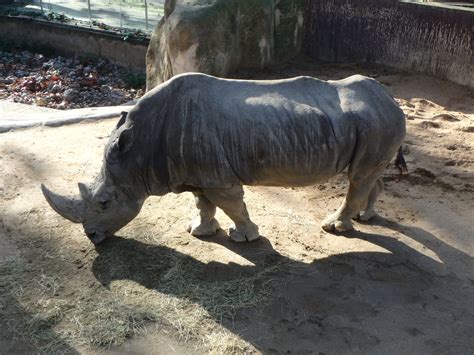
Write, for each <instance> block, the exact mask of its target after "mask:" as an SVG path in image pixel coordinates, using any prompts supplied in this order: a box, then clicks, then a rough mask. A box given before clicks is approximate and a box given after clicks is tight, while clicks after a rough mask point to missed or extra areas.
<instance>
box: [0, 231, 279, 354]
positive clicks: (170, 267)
mask: <svg viewBox="0 0 474 355" xmlns="http://www.w3.org/2000/svg"><path fill="white" fill-rule="evenodd" d="M45 229H46V230H47V229H48V228H45ZM40 233H41V232H36V233H32V234H31V235H30V236H29V238H31V239H30V240H29V241H27V242H26V243H27V245H28V246H29V249H32V250H44V251H45V254H44V255H46V258H45V257H44V256H43V257H42V258H43V259H46V262H44V261H40V258H38V259H36V261H33V263H32V262H31V260H28V258H30V257H32V256H31V255H24V256H20V255H17V256H15V257H11V258H8V259H7V260H4V261H2V262H1V263H0V318H1V319H2V321H0V325H1V326H2V327H7V328H8V331H7V332H8V333H9V336H11V337H12V338H13V339H31V342H32V344H34V346H35V348H37V349H38V351H39V352H40V353H63V352H67V349H70V348H69V347H70V346H74V347H76V346H82V347H92V348H94V347H102V348H109V347H110V346H114V345H118V344H121V343H123V342H124V341H125V340H126V339H128V338H131V337H133V336H135V335H138V334H144V333H146V332H147V329H148V328H147V326H148V325H150V324H158V325H166V326H168V327H172V328H173V329H175V330H176V332H177V334H178V335H179V339H180V340H182V341H189V340H191V341H192V342H193V343H194V344H197V345H199V347H200V348H203V349H205V350H206V351H208V352H212V353H242V352H247V351H249V350H251V345H249V344H247V343H245V342H244V341H243V340H241V339H240V338H239V337H238V336H237V335H234V334H233V333H231V332H230V331H228V330H226V329H225V327H223V326H222V325H221V322H225V321H226V320H230V319H232V317H233V316H234V315H235V314H236V312H237V311H239V310H241V309H244V308H247V307H258V306H259V305H262V304H263V303H264V302H265V300H266V299H268V298H269V296H270V295H271V290H272V287H273V286H274V278H273V275H274V273H275V271H277V269H278V268H279V267H280V266H281V263H278V262H276V263H271V264H268V265H263V266H262V267H258V268H255V267H252V270H251V271H249V272H246V271H243V272H242V273H240V272H239V273H238V274H233V275H229V277H224V279H222V278H217V279H213V277H212V275H211V277H208V275H207V274H206V273H207V271H206V270H207V269H208V268H207V266H206V265H205V264H198V263H196V261H195V259H193V258H191V257H188V256H186V255H183V254H180V253H177V252H174V251H173V250H172V249H169V248H166V247H160V246H158V245H157V244H155V245H153V244H150V243H147V244H144V243H141V242H140V241H139V239H140V237H142V236H141V235H140V234H135V235H130V238H131V239H124V238H117V239H116V240H113V241H110V242H107V243H106V244H105V245H104V246H101V247H100V248H98V250H99V252H98V255H96V254H95V253H94V249H93V247H92V246H90V247H89V248H87V249H83V250H82V253H84V254H85V255H84V256H85V258H84V259H83V260H81V261H80V262H77V259H76V262H74V263H71V262H70V261H71V260H74V255H71V254H75V253H77V252H78V251H74V250H72V249H70V250H68V249H64V248H58V247H55V246H52V245H51V244H50V243H49V242H48V241H51V240H54V239H56V238H60V237H59V236H58V235H56V234H55V233H53V235H51V230H50V231H49V232H47V233H44V234H43V235H42V234H40ZM144 237H146V235H144ZM45 239H46V241H45ZM146 239H149V238H146ZM147 241H148V240H147ZM137 247H138V250H137ZM139 254H144V255H143V258H139V259H137V258H135V259H133V257H134V256H136V255H139ZM36 257H38V256H36ZM48 259H49V260H48ZM51 260H57V261H58V263H57V264H58V268H55V269H54V270H53V269H50V270H46V269H43V266H44V265H45V266H46V265H48V264H49V265H50V263H51ZM124 260H127V262H124ZM91 263H92V264H93V265H92V272H93V273H94V274H95V279H94V278H93V275H92V273H91V272H89V271H88V270H82V271H77V269H76V270H74V268H75V267H79V268H82V267H83V265H86V264H89V265H90V264H91ZM242 270H244V269H242ZM78 272H79V273H80V274H81V273H82V274H83V275H84V277H85V279H84V278H83V277H82V276H81V277H80V278H81V280H82V282H81V284H80V285H78V284H77V277H74V276H72V275H73V274H74V273H78ZM76 276H77V275H76ZM73 279H75V280H73ZM97 280H99V281H100V282H98V281H97ZM1 323H3V324H1Z"/></svg>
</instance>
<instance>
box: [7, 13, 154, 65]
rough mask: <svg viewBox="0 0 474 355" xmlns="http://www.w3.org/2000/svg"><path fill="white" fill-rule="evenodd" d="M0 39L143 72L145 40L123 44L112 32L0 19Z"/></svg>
mask: <svg viewBox="0 0 474 355" xmlns="http://www.w3.org/2000/svg"><path fill="white" fill-rule="evenodd" d="M0 39H3V40H7V41H12V42H13V43H16V44H19V45H23V44H24V45H26V46H28V47H35V46H47V47H50V48H52V49H53V50H55V51H56V52H58V53H60V54H66V55H92V56H97V57H101V58H105V59H108V60H109V61H111V62H112V63H115V64H117V65H120V66H122V67H125V68H129V69H130V70H132V71H140V72H143V71H144V70H145V54H146V50H147V46H148V41H144V42H142V43H138V42H134V41H133V40H128V41H124V40H123V37H122V36H119V35H117V34H115V33H111V32H106V31H97V30H91V29H88V28H83V27H78V26H71V25H63V24H55V23H51V22H47V21H42V20H33V19H28V18H12V17H7V16H0Z"/></svg>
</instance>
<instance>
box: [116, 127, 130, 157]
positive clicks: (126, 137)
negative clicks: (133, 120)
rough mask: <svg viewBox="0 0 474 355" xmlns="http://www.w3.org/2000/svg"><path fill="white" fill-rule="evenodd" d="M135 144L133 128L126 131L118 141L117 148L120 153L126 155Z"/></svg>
mask: <svg viewBox="0 0 474 355" xmlns="http://www.w3.org/2000/svg"><path fill="white" fill-rule="evenodd" d="M132 143H133V131H132V129H131V128H129V129H124V130H123V131H122V133H120V136H119V138H118V140H117V143H116V144H117V148H118V151H119V152H120V153H124V152H126V151H128V150H129V149H130V147H131V146H132Z"/></svg>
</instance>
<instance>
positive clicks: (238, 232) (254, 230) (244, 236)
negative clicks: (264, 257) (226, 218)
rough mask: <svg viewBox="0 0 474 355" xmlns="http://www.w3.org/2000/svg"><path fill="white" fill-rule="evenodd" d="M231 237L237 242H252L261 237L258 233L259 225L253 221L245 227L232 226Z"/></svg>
mask: <svg viewBox="0 0 474 355" xmlns="http://www.w3.org/2000/svg"><path fill="white" fill-rule="evenodd" d="M229 237H230V239H231V240H232V241H234V242H237V243H243V242H252V241H254V240H257V239H258V238H259V237H260V234H259V233H258V227H257V226H256V225H255V224H253V223H252V225H249V226H244V227H239V228H235V227H230V228H229Z"/></svg>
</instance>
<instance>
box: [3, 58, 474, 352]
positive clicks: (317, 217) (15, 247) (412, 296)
mask: <svg viewBox="0 0 474 355" xmlns="http://www.w3.org/2000/svg"><path fill="white" fill-rule="evenodd" d="M353 73H362V74H371V75H373V76H376V78H377V80H379V81H381V82H382V83H384V84H385V85H386V86H387V88H388V89H389V90H390V91H391V92H392V93H393V95H394V96H395V97H396V98H397V100H398V101H399V102H400V104H401V106H402V108H403V109H404V111H405V112H406V114H407V118H408V120H407V127H408V134H407V138H406V142H405V153H406V154H405V156H406V160H407V164H408V169H409V171H410V173H409V174H407V175H405V176H404V177H402V178H401V179H400V180H399V179H398V172H397V171H396V170H394V169H391V168H388V169H387V171H386V174H385V177H384V180H385V184H386V190H385V191H384V192H383V194H382V195H381V197H380V200H379V202H378V203H377V206H376V207H377V211H378V212H379V216H378V217H376V218H375V219H374V220H373V221H371V222H370V223H367V224H361V223H358V222H355V230H354V231H352V232H348V233H346V234H344V235H337V236H336V235H332V234H328V233H325V232H324V231H322V230H321V229H320V227H319V225H320V223H321V221H322V220H323V218H324V217H325V216H326V215H327V214H328V213H330V212H332V211H333V210H335V209H336V208H337V207H338V206H339V204H340V203H341V200H342V198H343V195H344V194H345V192H346V188H347V183H346V178H345V176H344V174H343V175H341V176H339V177H337V178H335V179H333V180H331V181H329V182H327V183H324V184H320V185H316V186H310V187H306V188H292V189H283V188H268V187H250V188H246V202H247V205H248V208H249V212H250V215H251V217H252V218H253V220H254V222H255V223H257V224H258V225H259V226H260V232H261V234H262V237H261V238H260V240H258V241H256V242H254V243H249V244H235V243H232V242H231V241H230V240H229V239H228V237H227V234H226V233H225V232H224V231H221V232H219V233H218V234H217V235H216V236H213V237H209V238H205V239H197V238H193V237H192V236H191V235H189V234H188V233H187V232H186V231H185V228H186V226H187V224H188V222H189V220H190V219H191V217H193V216H196V215H197V211H196V210H195V208H194V204H193V198H192V195H191V194H190V193H183V194H180V195H174V194H170V195H167V196H164V197H163V198H156V197H153V198H150V199H149V200H147V201H146V203H145V206H144V208H143V210H142V212H141V213H140V215H139V216H138V217H137V218H136V219H135V220H134V221H133V222H132V223H130V224H129V225H128V226H127V227H126V228H124V229H122V230H121V231H120V232H119V233H118V234H117V237H115V238H113V239H111V240H109V241H107V242H106V243H105V244H104V245H103V246H101V247H99V248H94V247H93V246H92V245H91V244H90V242H89V241H88V240H87V238H86V237H85V236H84V233H83V231H82V228H81V226H80V225H75V224H72V223H70V222H68V221H66V220H64V219H62V218H60V217H59V216H58V215H57V214H56V213H54V212H53V211H52V210H51V209H50V208H49V206H48V205H47V203H46V201H45V200H44V198H43V197H42V195H41V191H40V188H39V186H40V183H46V184H47V185H48V186H49V187H51V188H52V189H54V190H56V191H58V192H71V193H76V189H77V185H76V184H77V182H80V181H81V182H87V181H89V180H90V179H92V177H93V176H94V175H95V174H96V173H98V172H99V168H100V165H101V159H102V150H103V147H104V144H105V142H106V141H107V136H108V134H109V133H110V132H111V130H112V129H113V127H114V125H115V123H116V120H115V119H112V120H104V121H100V122H92V123H87V122H82V123H80V124H77V125H70V126H64V127H58V128H48V127H37V128H32V129H26V130H19V131H15V132H10V133H4V134H0V170H1V171H2V178H3V182H2V185H1V186H0V189H1V190H0V192H1V194H2V196H3V197H2V199H0V211H1V212H0V213H1V221H0V261H3V263H2V264H1V267H2V269H1V270H0V292H1V294H0V340H1V341H3V342H1V341H0V353H3V352H5V353H6V352H8V353H19V352H29V351H31V350H33V349H43V350H44V349H46V351H47V350H48V349H55V350H58V349H59V350H61V351H66V352H69V353H74V352H75V351H80V352H81V353H89V354H104V353H107V354H109V353H117V352H126V351H128V352H131V353H134V352H135V353H143V354H147V353H148V354H152V353H153V354H156V353H157V352H158V350H157V349H159V350H160V351H162V352H163V353H173V352H175V353H189V352H190V349H191V350H192V352H196V353H205V352H208V351H209V350H216V349H217V351H216V353H231V352H242V351H248V352H251V353H252V352H255V353H315V352H316V353H318V352H322V353H378V354H381V353H420V354H422V353H457V354H467V353H471V352H472V349H473V348H474V339H473V337H472V334H474V309H473V307H472V305H473V304H474V276H473V273H472V272H473V270H474V243H473V238H474V235H473V220H474V215H473V209H474V193H473V192H474V191H473V188H474V187H473V181H474V161H473V155H472V150H473V148H474V139H473V138H474V132H473V131H474V98H473V93H472V91H470V90H468V89H466V88H463V87H460V86H457V85H454V84H452V83H449V82H446V81H442V80H437V79H433V78H430V77H426V76H420V75H411V74H407V73H400V72H395V71H389V70H383V69H375V68H372V69H371V68H360V67H352V66H329V65H317V64H311V63H309V62H306V61H304V60H301V61H298V62H295V63H292V64H291V65H287V66H283V67H279V68H275V69H272V70H269V71H264V72H258V73H256V72H240V73H237V74H235V76H239V77H253V78H277V77H289V76H296V75H313V76H316V77H320V78H322V79H329V78H330V79H338V78H342V77H345V76H348V75H350V74H353ZM217 218H218V220H219V221H220V223H221V226H223V227H224V226H227V225H228V224H230V221H229V219H228V218H227V217H226V216H224V215H223V213H222V212H221V211H218V215H217ZM140 334H141V335H140ZM143 334H145V335H143ZM138 335H140V336H138ZM130 337H134V338H133V339H132V340H129V338H130Z"/></svg>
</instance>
